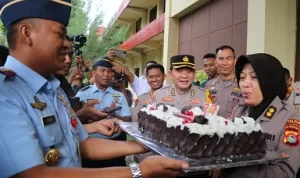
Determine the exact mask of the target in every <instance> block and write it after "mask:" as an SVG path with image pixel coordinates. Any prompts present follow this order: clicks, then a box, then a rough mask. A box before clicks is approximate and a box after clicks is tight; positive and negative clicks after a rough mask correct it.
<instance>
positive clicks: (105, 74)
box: [76, 59, 131, 168]
mask: <svg viewBox="0 0 300 178" xmlns="http://www.w3.org/2000/svg"><path fill="white" fill-rule="evenodd" d="M112 67H113V66H112V64H111V63H110V62H109V61H108V60H107V59H99V60H97V61H96V62H95V63H94V64H93V71H92V73H93V77H94V78H95V83H94V85H89V86H86V87H84V88H82V89H81V90H80V91H79V92H78V93H77V94H76V97H79V98H80V101H82V102H85V103H88V102H89V100H95V99H96V100H99V101H100V103H99V104H96V105H95V107H96V109H97V110H99V111H103V110H105V108H117V107H121V108H120V109H119V110H116V111H115V112H114V113H112V114H113V115H114V116H115V117H117V118H121V119H124V120H125V121H131V110H130V108H129V106H128V103H127V99H126V97H125V96H124V94H123V93H122V92H120V91H117V90H114V89H113V88H112V87H110V84H111V81H112V78H113V74H114V71H113V69H112ZM90 136H91V137H99V138H106V139H114V140H123V141H125V140H126V134H125V133H124V132H121V133H117V134H115V135H113V136H112V137H107V136H104V135H101V134H98V133H94V134H90ZM125 165H126V162H125V157H120V158H115V159H112V160H106V161H91V160H84V161H83V167H89V168H95V167H111V166H125Z"/></svg>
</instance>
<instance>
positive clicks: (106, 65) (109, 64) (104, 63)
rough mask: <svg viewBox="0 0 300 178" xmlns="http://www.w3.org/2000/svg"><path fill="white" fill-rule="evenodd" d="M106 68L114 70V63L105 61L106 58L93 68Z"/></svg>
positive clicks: (98, 61)
mask: <svg viewBox="0 0 300 178" xmlns="http://www.w3.org/2000/svg"><path fill="white" fill-rule="evenodd" d="M98 66H100V67H106V68H112V67H113V65H112V63H110V62H109V60H107V59H105V58H104V57H103V58H101V59H99V60H97V61H96V62H94V64H93V67H98Z"/></svg>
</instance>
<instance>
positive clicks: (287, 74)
mask: <svg viewBox="0 0 300 178" xmlns="http://www.w3.org/2000/svg"><path fill="white" fill-rule="evenodd" d="M283 72H284V75H285V77H286V79H289V78H290V77H291V74H290V71H289V69H287V68H285V67H284V68H283Z"/></svg>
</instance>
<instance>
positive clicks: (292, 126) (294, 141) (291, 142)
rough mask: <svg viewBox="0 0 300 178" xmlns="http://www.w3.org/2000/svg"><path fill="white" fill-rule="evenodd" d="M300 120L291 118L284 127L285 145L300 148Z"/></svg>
mask: <svg viewBox="0 0 300 178" xmlns="http://www.w3.org/2000/svg"><path fill="white" fill-rule="evenodd" d="M299 131H300V120H298V119H294V118H290V119H289V120H288V121H287V122H286V124H285V126H284V137H283V140H282V142H283V144H284V145H286V146H289V147H296V146H299Z"/></svg>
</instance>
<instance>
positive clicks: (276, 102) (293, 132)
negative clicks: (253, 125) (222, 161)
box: [229, 54, 300, 178]
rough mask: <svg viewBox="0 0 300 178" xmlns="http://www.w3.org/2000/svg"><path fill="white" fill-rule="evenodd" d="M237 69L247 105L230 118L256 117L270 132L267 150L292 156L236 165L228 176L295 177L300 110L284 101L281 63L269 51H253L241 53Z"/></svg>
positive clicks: (298, 163)
mask: <svg viewBox="0 0 300 178" xmlns="http://www.w3.org/2000/svg"><path fill="white" fill-rule="evenodd" d="M235 69H236V76H237V80H238V82H239V86H240V88H241V91H242V93H243V97H244V102H245V105H244V106H240V107H237V109H234V112H233V114H232V116H231V118H234V117H237V116H249V117H252V118H254V119H255V120H256V122H258V123H260V124H261V126H262V129H263V132H265V133H266V135H267V150H268V151H275V152H279V153H284V154H287V155H289V156H291V157H292V158H293V159H291V160H288V161H281V162H277V163H272V164H270V165H268V166H267V165H260V166H249V167H243V168H237V169H235V170H234V171H233V172H232V173H230V176H229V177H230V178H240V177H244V178H246V177H247V178H274V177H277V178H286V177H295V176H296V173H297V170H298V168H299V166H300V161H299V159H300V147H299V133H300V132H299V131H300V114H299V113H298V112H297V111H296V110H293V109H291V108H290V106H289V105H285V103H284V102H283V101H282V100H283V99H284V97H285V94H286V83H285V79H284V73H283V70H282V65H281V63H280V62H279V60H278V59H276V58H275V57H273V56H271V55H268V54H253V55H247V56H241V57H239V59H238V61H237V64H236V67H235ZM265 71H268V72H265ZM274 78H276V80H274Z"/></svg>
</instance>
